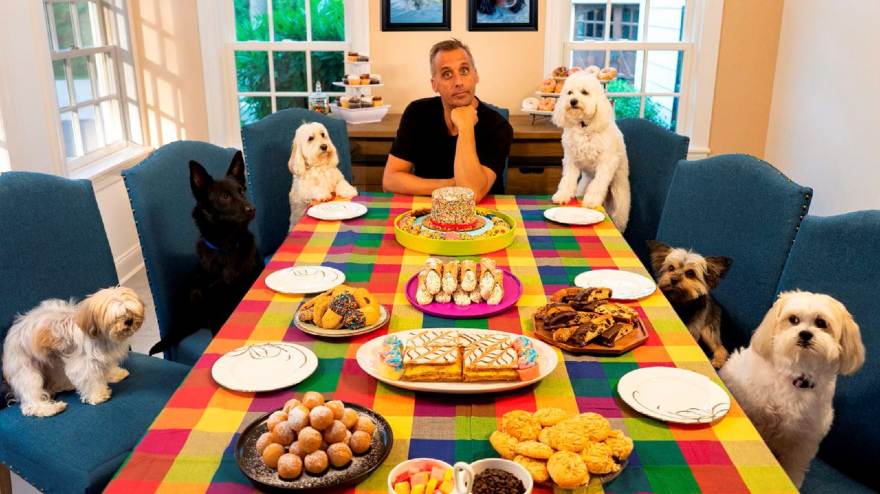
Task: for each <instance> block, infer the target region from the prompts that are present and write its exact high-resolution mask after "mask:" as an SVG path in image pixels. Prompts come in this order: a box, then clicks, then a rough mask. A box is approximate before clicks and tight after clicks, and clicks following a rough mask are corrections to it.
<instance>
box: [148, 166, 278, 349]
mask: <svg viewBox="0 0 880 494" xmlns="http://www.w3.org/2000/svg"><path fill="white" fill-rule="evenodd" d="M189 183H190V187H191V188H192V192H193V196H195V199H196V207H195V208H193V212H192V215H193V219H195V221H196V226H198V228H199V233H200V234H201V236H200V237H199V240H198V243H197V244H196V253H197V254H198V256H199V266H198V268H196V270H195V271H194V272H193V273H192V274H191V276H190V277H189V279H188V281H187V283H186V284H185V285H184V287H183V290H181V292H180V293H179V294H178V295H179V296H177V297H175V300H176V303H175V310H174V311H173V312H174V319H173V321H172V325H171V327H170V328H169V331H168V334H166V335H165V338H163V339H162V340H161V341H159V343H156V344H155V345H154V346H153V348H150V355H152V354H154V353H159V352H161V351H164V350H166V349H168V348H171V347H173V346H175V345H176V344H178V343H180V341H181V340H183V339H184V338H185V337H186V336H188V335H190V334H192V333H195V332H196V331H198V330H199V329H201V328H208V329H210V330H211V332H212V333H213V334H217V331H219V330H220V327H221V326H222V325H223V323H225V322H226V320H227V319H228V318H229V315H230V314H232V311H233V310H235V307H236V306H237V305H238V303H239V302H240V301H241V299H242V298H244V295H245V293H247V291H248V289H249V288H250V287H251V285H252V284H253V283H254V280H256V279H257V276H259V274H260V271H262V269H263V260H262V258H261V257H260V255H259V253H258V252H257V246H256V244H255V243H254V236H253V235H252V234H251V232H250V231H249V230H248V224H249V223H250V222H251V220H253V219H254V216H255V214H256V209H255V208H254V205H253V204H251V202H250V201H248V199H247V197H246V196H245V191H246V186H245V177H244V159H243V158H242V155H241V151H239V152H237V153H235V156H234V157H233V158H232V163H230V165H229V169H228V170H227V171H226V176H225V177H223V178H222V179H220V180H214V179H213V178H211V176H210V175H208V172H207V171H205V168H204V167H203V166H202V165H200V164H199V163H197V162H195V161H190V162H189Z"/></svg>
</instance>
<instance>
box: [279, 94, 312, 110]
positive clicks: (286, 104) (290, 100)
mask: <svg viewBox="0 0 880 494" xmlns="http://www.w3.org/2000/svg"><path fill="white" fill-rule="evenodd" d="M307 103H308V102H307V101H306V98H305V97H301V96H296V97H281V96H279V97H278V98H275V107H276V108H277V110H284V109H286V108H307V107H308V106H307Z"/></svg>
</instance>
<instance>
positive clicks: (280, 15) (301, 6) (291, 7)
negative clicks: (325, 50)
mask: <svg viewBox="0 0 880 494" xmlns="http://www.w3.org/2000/svg"><path fill="white" fill-rule="evenodd" d="M315 3H316V2H312V9H313V11H314V8H315V7H314V5H315ZM272 17H273V19H274V22H275V41H284V40H291V41H305V40H306V5H305V0H273V1H272ZM314 22H315V17H314V14H312V23H314Z"/></svg>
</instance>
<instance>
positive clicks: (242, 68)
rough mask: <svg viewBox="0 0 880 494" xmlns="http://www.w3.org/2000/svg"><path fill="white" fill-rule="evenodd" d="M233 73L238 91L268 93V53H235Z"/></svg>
mask: <svg viewBox="0 0 880 494" xmlns="http://www.w3.org/2000/svg"><path fill="white" fill-rule="evenodd" d="M276 69H277V67H276ZM235 73H236V76H237V78H238V90H239V91H268V90H269V52H267V51H236V52H235Z"/></svg>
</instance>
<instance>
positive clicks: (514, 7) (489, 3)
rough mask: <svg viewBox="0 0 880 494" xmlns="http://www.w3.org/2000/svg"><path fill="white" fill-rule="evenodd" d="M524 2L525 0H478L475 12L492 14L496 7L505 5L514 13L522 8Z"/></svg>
mask: <svg viewBox="0 0 880 494" xmlns="http://www.w3.org/2000/svg"><path fill="white" fill-rule="evenodd" d="M502 4H503V5H502ZM525 4H526V0H503V1H501V2H499V1H497V0H480V4H479V5H478V6H477V12H479V13H481V14H486V15H492V14H494V13H495V8H496V7H507V9H508V10H510V11H511V12H513V13H514V14H516V13H517V12H519V11H520V10H522V8H523V7H524V6H525Z"/></svg>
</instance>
